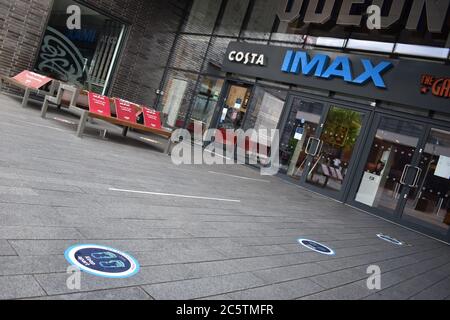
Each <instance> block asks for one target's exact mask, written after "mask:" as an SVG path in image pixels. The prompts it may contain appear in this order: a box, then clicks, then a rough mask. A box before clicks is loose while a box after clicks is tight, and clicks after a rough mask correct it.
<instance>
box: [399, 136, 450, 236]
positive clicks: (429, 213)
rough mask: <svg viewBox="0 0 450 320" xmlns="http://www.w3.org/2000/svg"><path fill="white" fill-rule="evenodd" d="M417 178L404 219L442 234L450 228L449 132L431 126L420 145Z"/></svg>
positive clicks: (412, 187) (410, 192)
mask: <svg viewBox="0 0 450 320" xmlns="http://www.w3.org/2000/svg"><path fill="white" fill-rule="evenodd" d="M415 170H416V172H417V174H416V178H415V180H414V181H413V184H412V186H410V187H409V188H410V190H409V191H408V193H407V199H406V204H405V208H404V210H403V215H402V220H404V221H407V222H411V223H414V224H421V225H424V226H426V227H427V228H429V229H432V230H433V231H435V232H437V233H438V234H441V235H448V234H449V230H450V205H449V204H450V201H449V196H450V132H449V131H445V130H441V129H436V128H432V129H431V130H430V131H429V134H428V138H427V140H426V143H425V147H424V148H423V149H421V154H420V158H419V161H418V164H417V166H416V167H415Z"/></svg>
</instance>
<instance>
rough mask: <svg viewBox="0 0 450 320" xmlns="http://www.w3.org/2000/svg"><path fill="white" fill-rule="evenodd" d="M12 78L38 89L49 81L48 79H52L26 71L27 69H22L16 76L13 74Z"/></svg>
mask: <svg viewBox="0 0 450 320" xmlns="http://www.w3.org/2000/svg"><path fill="white" fill-rule="evenodd" d="M13 79H14V80H16V81H17V82H20V83H21V84H23V85H25V86H27V87H29V88H33V89H39V88H41V87H42V86H44V85H46V84H47V83H49V82H50V81H52V80H53V79H51V78H49V77H46V76H43V75H40V74H38V73H34V72H31V71H27V70H25V71H22V72H21V73H19V74H18V75H17V76H15V77H14V78H13Z"/></svg>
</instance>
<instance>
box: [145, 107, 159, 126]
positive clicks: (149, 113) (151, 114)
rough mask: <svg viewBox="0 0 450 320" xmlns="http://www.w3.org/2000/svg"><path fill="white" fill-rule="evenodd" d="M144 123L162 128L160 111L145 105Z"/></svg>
mask: <svg viewBox="0 0 450 320" xmlns="http://www.w3.org/2000/svg"><path fill="white" fill-rule="evenodd" d="M144 124H145V126H146V127H149V128H155V129H161V116H160V112H158V111H156V110H153V109H150V108H145V107H144Z"/></svg>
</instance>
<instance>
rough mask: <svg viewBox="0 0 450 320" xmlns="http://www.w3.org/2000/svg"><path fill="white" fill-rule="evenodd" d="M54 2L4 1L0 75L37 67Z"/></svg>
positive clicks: (1, 3) (0, 19) (0, 4)
mask: <svg viewBox="0 0 450 320" xmlns="http://www.w3.org/2000/svg"><path fill="white" fill-rule="evenodd" d="M50 6H51V0H14V1H11V0H0V74H2V75H6V76H11V75H15V74H17V73H19V72H20V71H22V70H24V69H30V68H32V66H33V62H34V57H35V56H36V53H37V49H38V47H39V45H40V43H39V42H40V40H41V35H42V31H43V30H44V28H45V24H46V22H47V15H48V12H49V11H50Z"/></svg>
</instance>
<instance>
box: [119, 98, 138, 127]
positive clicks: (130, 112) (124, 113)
mask: <svg viewBox="0 0 450 320" xmlns="http://www.w3.org/2000/svg"><path fill="white" fill-rule="evenodd" d="M114 103H115V105H116V114H117V119H119V120H124V121H129V122H132V123H136V121H137V119H136V115H137V112H138V110H139V106H138V105H137V104H135V103H132V102H129V101H126V100H122V99H119V98H114Z"/></svg>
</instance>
